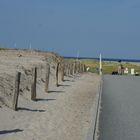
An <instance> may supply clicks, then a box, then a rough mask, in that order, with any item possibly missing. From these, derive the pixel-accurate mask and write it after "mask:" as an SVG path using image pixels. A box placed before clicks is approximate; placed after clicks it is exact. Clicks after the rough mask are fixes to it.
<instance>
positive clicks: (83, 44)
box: [0, 0, 140, 59]
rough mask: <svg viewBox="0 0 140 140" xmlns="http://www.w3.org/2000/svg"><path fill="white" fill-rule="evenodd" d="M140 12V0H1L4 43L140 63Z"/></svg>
mask: <svg viewBox="0 0 140 140" xmlns="http://www.w3.org/2000/svg"><path fill="white" fill-rule="evenodd" d="M139 14H140V1H139V0H0V45H1V46H5V47H15V46H16V47H18V48H29V44H30V43H31V44H32V48H35V49H41V50H48V51H55V52H58V53H59V54H61V55H65V56H76V54H77V51H79V54H80V56H87V57H97V56H98V55H99V53H100V52H101V53H102V55H103V57H108V58H129V59H140V18H139ZM15 44H16V45H15Z"/></svg>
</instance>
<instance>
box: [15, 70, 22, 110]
mask: <svg viewBox="0 0 140 140" xmlns="http://www.w3.org/2000/svg"><path fill="white" fill-rule="evenodd" d="M20 77H21V73H20V72H18V73H17V74H16V79H15V90H14V96H13V110H15V111H17V106H18V96H19V88H20Z"/></svg>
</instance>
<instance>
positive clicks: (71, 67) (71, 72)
mask: <svg viewBox="0 0 140 140" xmlns="http://www.w3.org/2000/svg"><path fill="white" fill-rule="evenodd" d="M70 74H71V75H73V63H71V64H70Z"/></svg>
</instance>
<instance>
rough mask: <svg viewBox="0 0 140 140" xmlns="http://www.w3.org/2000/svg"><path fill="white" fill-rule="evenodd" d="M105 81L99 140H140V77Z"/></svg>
mask: <svg viewBox="0 0 140 140" xmlns="http://www.w3.org/2000/svg"><path fill="white" fill-rule="evenodd" d="M103 80H104V83H103V93H102V109H101V116H100V125H99V127H100V138H99V140H140V77H133V76H104V78H103Z"/></svg>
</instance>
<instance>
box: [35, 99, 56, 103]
mask: <svg viewBox="0 0 140 140" xmlns="http://www.w3.org/2000/svg"><path fill="white" fill-rule="evenodd" d="M54 100H56V99H41V98H38V99H36V101H37V102H38V101H54Z"/></svg>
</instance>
